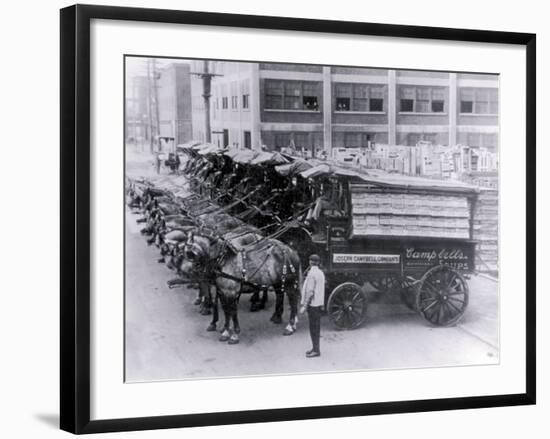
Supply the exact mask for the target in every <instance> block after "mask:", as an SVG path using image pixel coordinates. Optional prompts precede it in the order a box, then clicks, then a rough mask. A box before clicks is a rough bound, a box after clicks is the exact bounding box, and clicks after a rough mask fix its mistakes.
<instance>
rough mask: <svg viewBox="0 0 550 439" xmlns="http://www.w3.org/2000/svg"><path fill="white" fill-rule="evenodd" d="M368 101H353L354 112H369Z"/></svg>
mask: <svg viewBox="0 0 550 439" xmlns="http://www.w3.org/2000/svg"><path fill="white" fill-rule="evenodd" d="M368 101H369V100H368V99H359V98H354V99H353V110H354V111H369V109H368Z"/></svg>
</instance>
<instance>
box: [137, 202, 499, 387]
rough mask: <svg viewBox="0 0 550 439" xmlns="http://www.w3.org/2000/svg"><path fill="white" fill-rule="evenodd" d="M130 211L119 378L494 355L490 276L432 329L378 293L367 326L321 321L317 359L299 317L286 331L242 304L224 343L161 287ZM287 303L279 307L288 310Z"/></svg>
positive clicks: (482, 360)
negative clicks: (231, 339) (453, 320)
mask: <svg viewBox="0 0 550 439" xmlns="http://www.w3.org/2000/svg"><path fill="white" fill-rule="evenodd" d="M136 218H137V216H136V215H134V214H132V213H130V212H128V213H127V218H126V224H127V227H126V380H127V381H128V382H135V381H150V380H167V379H184V378H207V377H222V376H237V375H262V374H288V373H302V372H311V371H318V372H322V371H338V370H351V369H386V368H416V367H430V366H460V365H472V364H488V363H495V362H498V300H497V296H498V291H497V283H496V282H494V281H493V280H490V279H488V278H485V277H481V276H478V277H473V278H472V279H471V280H470V281H469V285H470V305H469V308H468V310H467V311H466V314H465V316H464V318H463V320H462V321H461V323H460V324H459V325H458V326H456V327H450V328H434V327H431V326H429V325H428V324H427V323H426V322H425V321H424V320H423V319H421V318H420V317H419V316H418V315H416V314H415V313H413V312H412V311H410V310H408V309H407V308H406V307H405V306H404V305H402V304H400V302H399V299H398V298H397V297H383V298H382V299H381V300H380V301H379V302H377V303H374V304H372V305H370V308H369V310H368V319H367V322H366V324H365V325H364V326H363V327H361V328H359V329H356V330H353V331H338V330H335V329H334V328H333V327H332V325H331V323H330V322H329V321H328V319H327V318H326V317H323V321H322V330H321V331H322V339H321V350H322V356H321V357H320V358H313V359H307V358H305V356H304V353H305V351H306V350H307V349H309V348H310V340H309V332H308V329H307V320H306V319H307V317H305V316H304V317H303V318H302V320H301V321H300V323H299V329H298V332H297V333H296V334H294V335H293V336H291V337H283V336H282V335H281V334H282V331H283V326H282V325H274V324H273V323H271V322H270V321H269V317H270V316H271V313H272V311H273V306H274V297H273V296H270V298H269V302H268V305H267V309H266V310H263V311H260V312H257V313H251V312H249V311H248V305H249V304H248V297H246V296H243V297H242V298H241V303H240V311H239V312H240V321H241V329H242V332H241V342H240V344H238V345H228V344H227V343H221V342H219V341H218V340H217V338H218V334H217V333H213V332H206V327H207V325H208V323H209V317H204V316H201V315H200V314H199V313H198V307H196V306H194V305H193V303H192V302H193V300H194V298H195V295H196V293H195V291H194V290H190V289H187V288H179V289H172V290H170V289H168V287H167V285H166V281H167V280H168V279H170V278H172V277H173V273H172V272H170V271H169V270H168V269H167V268H166V267H165V266H164V265H163V264H158V263H157V262H156V259H157V257H158V249H157V248H156V247H154V246H152V247H148V246H147V244H146V242H145V239H144V237H143V236H141V235H140V234H139V228H140V227H141V225H138V224H136V222H135V219H136ZM287 313H288V310H287V309H285V316H284V317H287Z"/></svg>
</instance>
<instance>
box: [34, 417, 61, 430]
mask: <svg viewBox="0 0 550 439" xmlns="http://www.w3.org/2000/svg"><path fill="white" fill-rule="evenodd" d="M34 417H35V418H36V419H38V420H39V421H40V422H42V423H43V424H44V425H47V426H48V427H50V428H53V429H55V430H58V429H59V415H58V414H57V413H55V414H54V413H35V414H34Z"/></svg>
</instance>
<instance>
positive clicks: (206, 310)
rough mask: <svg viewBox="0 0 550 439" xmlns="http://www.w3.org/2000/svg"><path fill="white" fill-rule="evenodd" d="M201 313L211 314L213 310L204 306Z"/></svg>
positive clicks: (202, 314) (204, 314) (203, 314)
mask: <svg viewBox="0 0 550 439" xmlns="http://www.w3.org/2000/svg"><path fill="white" fill-rule="evenodd" d="M199 313H200V315H201V316H209V315H210V314H212V311H211V310H209V309H208V308H203V309H201V310H200V312H199Z"/></svg>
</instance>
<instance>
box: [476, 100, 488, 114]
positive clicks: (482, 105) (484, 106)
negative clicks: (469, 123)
mask: <svg viewBox="0 0 550 439" xmlns="http://www.w3.org/2000/svg"><path fill="white" fill-rule="evenodd" d="M476 113H479V114H487V113H489V102H476Z"/></svg>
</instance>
